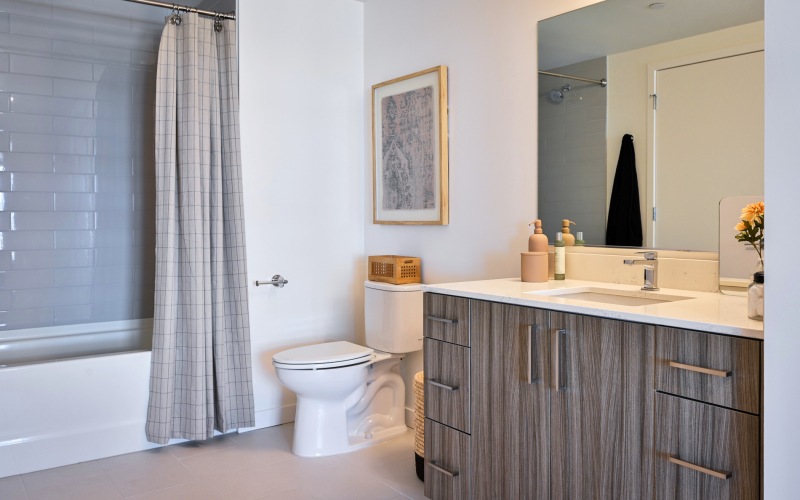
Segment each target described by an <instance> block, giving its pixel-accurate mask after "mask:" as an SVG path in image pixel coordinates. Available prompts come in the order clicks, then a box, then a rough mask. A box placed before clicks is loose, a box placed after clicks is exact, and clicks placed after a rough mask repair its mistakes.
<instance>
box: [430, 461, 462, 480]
mask: <svg viewBox="0 0 800 500" xmlns="http://www.w3.org/2000/svg"><path fill="white" fill-rule="evenodd" d="M428 465H430V466H431V468H432V469H433V470H435V471H438V472H441V473H442V474H444V475H446V476H449V477H453V478H455V477H458V471H456V472H450V471H449V470H447V469H442V468H441V467H439V466H438V465H436V463H435V462H434V461H432V460H431V461H430V462H428Z"/></svg>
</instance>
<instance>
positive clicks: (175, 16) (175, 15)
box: [169, 5, 183, 26]
mask: <svg viewBox="0 0 800 500" xmlns="http://www.w3.org/2000/svg"><path fill="white" fill-rule="evenodd" d="M182 22H183V19H182V18H181V13H180V11H179V10H178V6H177V5H173V6H172V15H171V16H169V23H170V24H174V25H175V26H180V25H181V23H182Z"/></svg>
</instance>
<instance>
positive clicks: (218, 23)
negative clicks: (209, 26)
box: [214, 15, 222, 33]
mask: <svg viewBox="0 0 800 500" xmlns="http://www.w3.org/2000/svg"><path fill="white" fill-rule="evenodd" d="M214 31H216V32H217V33H219V32H221V31H222V16H220V15H216V16H215V17H214Z"/></svg>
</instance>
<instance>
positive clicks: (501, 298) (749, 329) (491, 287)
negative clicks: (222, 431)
mask: <svg viewBox="0 0 800 500" xmlns="http://www.w3.org/2000/svg"><path fill="white" fill-rule="evenodd" d="M581 287H592V288H603V289H612V290H619V291H623V292H625V293H629V292H638V291H640V288H641V287H639V286H634V285H619V284H613V283H602V282H597V281H581V280H570V279H566V280H563V281H555V280H549V281H547V282H546V283H526V282H522V281H520V279H519V278H506V279H495V280H483V281H465V282H461V283H443V284H431V285H422V289H423V291H426V292H434V293H441V294H445V295H457V296H460V297H467V298H471V299H480V300H488V301H493V302H503V303H506V304H516V305H520V306H529V307H538V308H542V309H549V310H552V311H562V312H568V313H576V314H586V315H589V316H598V317H601V318H610V319H618V320H624V321H633V322H637V323H648V324H654V325H661V326H669V327H675V328H686V329H690V330H700V331H704V332H712V333H721V334H725V335H736V336H740V337H750V338H754V339H763V338H764V323H763V322H761V321H754V320H751V319H749V318H748V317H747V298H746V297H745V296H739V295H724V294H721V293H709V292H694V291H689V290H678V289H671V288H662V289H660V290H659V291H657V292H647V293H646V294H643V295H646V296H649V297H654V298H655V297H658V296H659V295H677V296H682V297H689V298H688V299H686V300H678V301H674V302H659V303H655V304H648V305H640V306H628V305H618V304H605V303H599V302H593V301H585V300H578V299H575V298H569V297H568V296H552V295H551V296H548V295H537V294H536V293H530V292H540V291H557V290H559V289H567V288H581Z"/></svg>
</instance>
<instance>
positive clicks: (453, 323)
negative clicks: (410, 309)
mask: <svg viewBox="0 0 800 500" xmlns="http://www.w3.org/2000/svg"><path fill="white" fill-rule="evenodd" d="M428 319H429V320H431V321H438V322H439V323H446V324H448V325H455V324H456V323H458V320H457V319H447V318H439V317H437V316H428Z"/></svg>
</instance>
